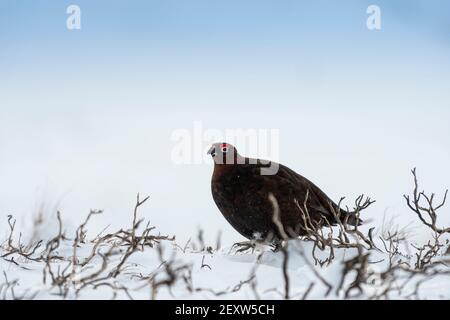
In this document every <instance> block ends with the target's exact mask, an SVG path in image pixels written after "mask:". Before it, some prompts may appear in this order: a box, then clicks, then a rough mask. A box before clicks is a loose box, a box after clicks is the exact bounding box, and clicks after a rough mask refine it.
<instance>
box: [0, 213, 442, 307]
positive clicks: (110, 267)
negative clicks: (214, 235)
mask: <svg viewBox="0 0 450 320" xmlns="http://www.w3.org/2000/svg"><path fill="white" fill-rule="evenodd" d="M145 205H147V204H145ZM102 218H104V215H102V214H93V215H92V216H91V217H89V221H87V223H86V224H82V225H81V226H80V227H79V228H77V229H76V230H72V231H70V230H67V229H66V228H65V227H64V225H61V229H60V230H61V232H59V230H58V228H56V229H51V230H54V234H52V235H49V234H46V237H44V235H45V233H42V237H41V239H42V240H43V242H42V243H41V244H40V245H37V243H38V242H36V239H35V240H34V242H32V244H31V245H28V246H25V245H20V243H22V241H24V240H22V239H24V238H25V237H24V236H23V235H22V234H27V233H30V232H31V230H17V229H16V228H15V226H14V219H13V218H11V219H10V220H9V223H10V224H11V226H14V231H13V234H12V236H11V237H8V238H9V240H11V242H9V240H8V239H6V240H5V242H4V243H3V244H2V249H0V256H1V257H2V258H1V259H0V270H1V271H2V274H1V275H0V277H1V278H0V299H285V298H288V299H304V298H307V299H344V298H350V299H449V298H450V281H449V280H450V279H449V277H450V268H449V267H447V265H446V263H448V262H449V260H450V257H449V255H448V253H449V249H448V248H449V244H448V240H446V238H445V237H444V236H445V235H444V236H441V237H439V239H438V240H439V242H434V240H432V241H430V242H429V243H428V244H426V243H425V244H415V247H416V248H415V247H414V246H413V245H414V244H413V245H412V244H411V243H409V242H408V240H405V241H403V240H402V238H403V234H402V232H399V233H397V234H396V235H395V237H394V236H392V237H391V239H393V241H389V237H390V235H393V233H392V232H394V231H393V230H386V226H384V228H385V229H384V230H375V232H374V234H373V239H374V244H375V245H376V247H377V248H378V249H375V248H374V249H370V250H369V249H367V246H364V248H363V246H362V245H361V247H360V249H361V251H358V249H357V248H334V259H333V260H332V261H331V262H330V263H324V264H323V266H320V263H315V261H324V259H326V258H327V257H328V256H329V253H330V251H329V249H330V248H327V249H325V250H324V251H321V250H319V249H318V248H314V242H313V241H300V240H299V241H297V240H296V241H290V242H289V243H288V245H287V247H286V250H280V251H278V252H273V251H272V250H271V249H270V248H269V247H262V246H258V247H257V248H256V250H254V251H252V250H249V251H247V252H237V251H238V250H237V248H232V247H230V246H226V247H220V244H216V243H214V244H211V245H210V244H208V243H206V244H205V243H203V239H202V236H201V234H199V236H197V237H194V238H195V239H194V238H193V239H192V240H191V241H189V242H187V243H177V240H176V239H173V238H171V237H166V236H165V235H160V234H159V232H158V230H157V228H152V227H151V226H150V225H146V222H145V221H140V218H139V212H138V211H136V216H135V222H136V224H135V226H136V228H130V229H121V230H118V231H117V232H111V230H108V229H106V230H104V231H103V233H101V234H99V235H95V234H94V235H91V234H90V233H89V232H88V229H89V222H90V221H91V220H93V219H102ZM55 221H57V220H56V219H55ZM57 225H58V223H57ZM387 227H388V229H389V228H392V225H391V226H387ZM21 231H22V232H21ZM334 231H335V230H334ZM389 231H391V233H389ZM50 233H51V232H50ZM169 236H170V235H169ZM34 237H38V238H39V234H35V235H34ZM133 239H134V240H133ZM382 239H384V240H382ZM397 240H398V241H397ZM436 243H437V245H435V244H436ZM74 244H75V245H74ZM133 244H134V245H133ZM422 245H425V246H423V248H422ZM74 248H75V250H74ZM314 249H315V250H314ZM313 251H314V256H315V257H316V259H317V260H315V259H314V258H313ZM417 254H420V255H417ZM420 263H422V265H420Z"/></svg>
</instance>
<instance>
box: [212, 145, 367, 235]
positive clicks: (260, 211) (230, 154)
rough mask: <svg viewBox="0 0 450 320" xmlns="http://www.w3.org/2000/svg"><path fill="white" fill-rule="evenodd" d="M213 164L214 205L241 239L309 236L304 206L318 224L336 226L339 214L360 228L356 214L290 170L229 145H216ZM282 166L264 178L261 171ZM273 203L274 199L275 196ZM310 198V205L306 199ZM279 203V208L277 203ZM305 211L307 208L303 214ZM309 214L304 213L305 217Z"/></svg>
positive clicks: (213, 150) (213, 148)
mask: <svg viewBox="0 0 450 320" xmlns="http://www.w3.org/2000/svg"><path fill="white" fill-rule="evenodd" d="M208 154H210V155H211V156H212V158H213V160H214V172H213V176H212V181H211V190H212V195H213V198H214V201H215V203H216V205H217V207H218V208H219V210H220V211H221V212H222V214H223V216H224V217H225V219H226V220H227V221H228V222H229V223H230V224H231V225H232V226H233V228H234V229H236V230H237V231H238V232H239V233H240V234H241V235H243V236H244V237H246V238H248V239H251V240H266V241H268V242H273V241H278V240H282V239H284V238H285V236H284V235H283V234H280V232H281V233H285V234H287V235H288V237H289V238H295V237H297V236H301V235H305V234H306V231H305V223H304V219H303V218H302V210H300V209H299V206H300V207H302V208H303V206H306V207H307V211H308V213H309V217H310V218H311V221H312V223H313V224H314V225H316V226H318V227H320V226H323V225H324V224H328V223H330V224H332V225H333V224H336V222H337V221H336V218H335V217H336V215H335V214H333V211H334V212H336V213H337V212H339V215H340V219H341V220H342V221H347V223H348V224H351V225H356V224H359V223H360V221H359V220H358V221H356V220H357V219H355V215H354V213H349V212H347V211H345V210H343V209H340V208H339V207H338V206H337V205H336V203H335V202H333V201H332V200H331V199H330V198H329V197H328V196H327V195H326V194H325V193H324V192H323V191H322V190H320V189H319V188H318V187H317V186H316V185H315V184H313V183H312V182H311V181H309V180H308V179H306V178H305V177H303V176H301V175H299V174H297V173H296V172H294V171H293V170H291V169H289V168H288V167H286V166H283V165H281V164H279V165H278V164H276V163H274V162H273V163H269V164H267V162H263V160H258V159H249V158H245V157H242V156H240V155H239V153H238V152H237V150H236V149H235V147H234V146H232V145H230V144H227V143H216V144H213V146H212V147H211V149H210V150H209V151H208ZM274 164H275V165H278V166H279V167H278V171H277V172H276V174H273V175H261V168H267V167H268V166H269V165H274ZM270 194H272V195H273V197H274V198H275V199H276V204H277V205H278V208H279V214H278V216H279V219H277V220H275V221H276V222H281V225H282V227H283V229H284V230H282V231H280V227H279V224H278V226H277V224H275V223H274V201H273V200H272V201H271V200H270V199H269V195H270ZM272 199H273V198H272ZM305 200H306V201H305ZM276 204H275V205H276ZM303 211H305V210H303ZM303 215H304V214H303Z"/></svg>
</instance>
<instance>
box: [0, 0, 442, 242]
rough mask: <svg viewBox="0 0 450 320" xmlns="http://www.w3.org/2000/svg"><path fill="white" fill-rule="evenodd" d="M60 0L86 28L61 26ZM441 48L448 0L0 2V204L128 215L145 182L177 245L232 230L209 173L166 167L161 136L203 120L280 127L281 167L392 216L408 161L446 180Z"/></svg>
mask: <svg viewBox="0 0 450 320" xmlns="http://www.w3.org/2000/svg"><path fill="white" fill-rule="evenodd" d="M70 4H77V5H79V6H80V8H81V11H82V17H81V23H82V29H81V30H74V31H69V30H67V29H66V19H67V14H66V8H67V6H68V5H70ZM371 4H376V5H379V6H380V8H381V14H382V30H380V31H369V30H368V29H367V28H366V19H367V14H366V9H367V7H368V5H371ZM449 58H450V3H449V2H448V1H445V0H442V1H438V0H432V1H424V0H420V1H419V0H415V1H400V0H397V1H387V0H386V1H364V0H359V1H356V0H342V1H331V0H330V1H325V0H319V1H264V0H258V1H256V0H248V1H235V0H231V1H230V0H229V1H211V0H208V1H206V0H202V1H196V0H194V1H180V0H179V1H172V0H164V1H162V0H161V1H99V0H96V1H56V0H55V1H48V0H40V1H20V0H2V1H0V163H1V167H0V180H1V181H2V185H0V188H1V190H0V191H1V192H0V213H3V212H10V213H16V214H19V215H23V216H26V215H28V214H30V213H31V212H33V210H34V209H33V208H34V207H35V206H36V203H38V202H40V201H45V202H48V203H54V202H58V203H60V205H61V207H62V208H64V209H65V210H66V211H67V215H68V216H70V217H72V218H73V219H74V220H75V219H76V218H75V217H78V216H79V215H80V212H85V211H87V210H88V209H89V208H91V207H101V208H106V209H107V210H109V212H112V213H113V214H114V215H115V216H116V217H122V214H123V212H125V211H126V208H128V207H129V206H130V205H132V202H133V200H134V194H135V193H136V192H138V191H139V192H141V193H149V194H151V195H153V197H152V200H153V202H152V208H153V210H155V211H156V212H159V213H160V214H158V215H156V216H155V217H154V219H155V220H156V221H155V222H156V223H158V225H162V226H163V227H164V228H166V229H170V230H172V229H173V230H175V231H176V232H177V234H180V235H181V236H182V237H183V236H184V237H189V235H191V234H192V232H193V230H195V228H196V226H197V225H200V224H207V225H208V226H211V229H213V230H217V229H226V228H229V227H227V225H226V224H225V223H224V221H223V220H221V219H222V218H221V217H220V213H218V211H217V209H216V208H215V206H214V204H213V202H212V199H211V198H210V190H209V178H210V174H211V165H209V166H206V165H205V166H200V167H199V166H184V167H176V166H173V165H172V164H171V163H170V159H169V158H170V150H171V147H172V142H171V141H170V136H171V133H172V132H173V130H176V129H178V128H188V129H189V128H192V124H193V121H197V120H199V121H202V123H203V124H204V126H205V127H207V128H217V129H219V130H222V129H223V130H224V129H226V128H256V129H258V128H265V129H267V128H269V129H270V128H275V129H279V130H280V140H281V141H280V146H281V151H280V152H281V154H280V156H281V159H280V160H281V161H282V162H283V163H286V164H288V165H290V166H291V167H292V168H293V169H294V170H296V171H298V172H300V173H304V174H305V175H306V176H307V177H309V178H310V179H311V180H313V181H314V182H317V183H318V184H319V185H320V186H322V187H323V189H324V190H325V191H327V192H328V193H330V194H331V195H332V196H333V198H339V197H340V196H342V195H348V196H353V195H357V194H358V193H360V192H366V193H370V194H371V195H372V196H373V197H375V198H377V199H378V200H379V201H378V203H379V207H378V208H375V209H376V211H373V212H372V213H370V214H372V215H373V216H376V215H377V214H379V212H384V211H385V210H386V209H387V208H394V209H392V210H393V211H394V213H395V214H397V213H398V214H400V213H402V212H403V211H402V210H403V209H402V206H403V202H402V201H403V200H402V198H401V195H402V192H407V191H408V190H409V186H410V180H409V169H410V168H411V167H412V166H418V167H419V169H421V170H422V172H423V175H424V176H425V180H426V181H428V183H429V186H430V187H431V188H432V189H433V191H436V192H439V191H440V190H441V189H443V188H445V187H448V184H447V182H450V169H447V166H448V162H449V161H450V151H449V150H448V145H449V143H450V128H449V126H448V119H449V116H450V90H448V86H449V83H450V59H449ZM417 145H419V146H426V147H423V149H422V148H420V150H419V151H418V150H417ZM425 150H426V151H425ZM419 172H420V171H419ZM362 177H364V179H363V178H362ZM342 181H345V183H342ZM23 198H25V199H27V200H26V201H24V202H23V201H20V199H23ZM173 199H177V200H178V201H173ZM179 199H183V201H179ZM18 203H21V204H20V205H18ZM168 203H169V204H170V205H168ZM18 206H19V207H18ZM183 214H186V215H187V216H188V217H189V218H186V217H183V216H182V215H183ZM127 218H128V217H127V216H126V215H125V216H123V217H122V219H123V220H120V221H121V222H123V221H127ZM176 219H182V220H180V221H183V224H180V226H173V225H172V222H173V221H174V220H176ZM183 219H186V220H183ZM99 224H101V225H102V226H103V225H104V224H103V223H102V222H99ZM226 230H228V231H229V232H228V233H227V234H230V237H231V238H233V237H237V235H236V234H234V233H233V232H232V230H230V229H226Z"/></svg>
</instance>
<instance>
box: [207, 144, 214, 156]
mask: <svg viewBox="0 0 450 320" xmlns="http://www.w3.org/2000/svg"><path fill="white" fill-rule="evenodd" d="M207 154H210V155H211V156H212V157H214V156H215V155H216V147H215V146H212V147H211V148H210V149H209V150H208V153H207Z"/></svg>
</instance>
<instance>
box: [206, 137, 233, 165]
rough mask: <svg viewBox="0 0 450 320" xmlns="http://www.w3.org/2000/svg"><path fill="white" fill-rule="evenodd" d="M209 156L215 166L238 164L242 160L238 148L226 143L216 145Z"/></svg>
mask: <svg viewBox="0 0 450 320" xmlns="http://www.w3.org/2000/svg"><path fill="white" fill-rule="evenodd" d="M208 154H209V155H211V157H212V158H213V160H214V163H215V164H236V163H238V159H239V158H240V156H239V154H238V152H237V150H236V148H235V147H234V146H233V145H231V144H229V143H226V142H218V143H214V144H213V145H212V146H211V148H209V150H208Z"/></svg>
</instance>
